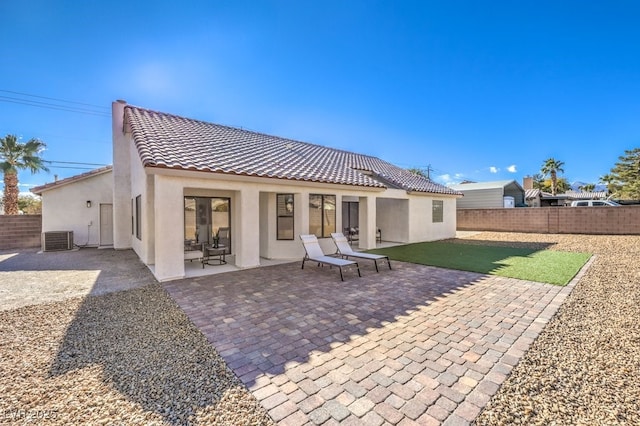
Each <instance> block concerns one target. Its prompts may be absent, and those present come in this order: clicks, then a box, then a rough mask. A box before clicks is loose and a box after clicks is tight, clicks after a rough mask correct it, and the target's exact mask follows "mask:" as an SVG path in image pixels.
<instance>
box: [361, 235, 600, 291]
mask: <svg viewBox="0 0 640 426" xmlns="http://www.w3.org/2000/svg"><path fill="white" fill-rule="evenodd" d="M371 253H379V254H386V255H387V256H389V258H391V259H393V260H399V261H402V262H410V263H419V264H421V265H430V266H438V267H441V268H449V269H458V270H462V271H472V272H480V273H483V274H491V275H499V276H503V277H510V278H518V279H521V280H529V281H536V282H542V283H549V284H557V285H567V284H568V283H569V281H571V279H572V278H573V277H574V276H575V275H576V274H577V273H578V271H579V270H580V268H582V266H583V265H584V264H585V263H586V262H587V260H589V258H590V257H591V254H589V253H570V252H561V251H552V250H535V249H525V248H515V247H497V246H482V245H471V244H458V243H446V242H437V241H436V242H431V243H417V244H407V245H402V246H396V247H388V248H382V249H376V250H371Z"/></svg>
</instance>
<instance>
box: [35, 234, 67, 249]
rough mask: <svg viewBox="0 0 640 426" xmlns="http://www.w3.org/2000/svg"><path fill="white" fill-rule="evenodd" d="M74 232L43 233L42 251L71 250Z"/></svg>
mask: <svg viewBox="0 0 640 426" xmlns="http://www.w3.org/2000/svg"><path fill="white" fill-rule="evenodd" d="M72 248H73V231H50V232H43V233H42V251H59V250H71V249H72Z"/></svg>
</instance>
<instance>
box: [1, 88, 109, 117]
mask: <svg viewBox="0 0 640 426" xmlns="http://www.w3.org/2000/svg"><path fill="white" fill-rule="evenodd" d="M0 92H4V93H11V94H14V95H21V96H30V97H32V98H40V99H48V100H50V101H58V102H66V103H68V104H76V105H84V106H90V107H95V108H100V109H103V110H105V111H107V112H108V111H109V108H107V107H105V106H102V105H94V104H88V103H85V102H77V101H67V100H65V99H58V98H50V97H48V96H39V95H31V94H29V93H23V92H16V91H13V90H3V89H0Z"/></svg>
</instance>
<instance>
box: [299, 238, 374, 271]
mask: <svg viewBox="0 0 640 426" xmlns="http://www.w3.org/2000/svg"><path fill="white" fill-rule="evenodd" d="M300 239H301V240H302V245H303V246H304V250H305V255H304V258H303V259H302V269H304V263H305V262H307V261H312V262H316V263H317V264H318V265H329V266H330V267H331V266H336V267H338V269H340V279H341V280H342V281H344V275H343V274H342V268H343V267H345V266H355V267H356V268H357V269H358V276H359V277H361V276H362V275H361V274H360V267H359V266H358V263H357V262H354V261H352V260H346V259H341V258H339V257H332V256H327V255H325V254H324V252H323V251H322V248H321V247H320V244H319V243H318V239H317V238H316V236H315V235H300Z"/></svg>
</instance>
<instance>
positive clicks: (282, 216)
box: [276, 193, 296, 241]
mask: <svg viewBox="0 0 640 426" xmlns="http://www.w3.org/2000/svg"><path fill="white" fill-rule="evenodd" d="M289 197H290V198H289ZM281 198H283V200H282V204H283V205H284V206H285V209H284V211H281V209H280V199H281ZM289 201H290V202H291V203H290V204H291V211H288V209H287V208H286V206H287V205H289ZM295 211H296V202H295V196H294V194H293V193H283V194H276V240H278V241H291V240H294V239H295V235H296V231H295V229H296V223H295ZM284 220H290V221H291V236H290V237H289V236H281V235H280V230H281V229H284V228H285V227H284V224H283V225H281V221H284ZM283 232H284V231H283Z"/></svg>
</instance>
